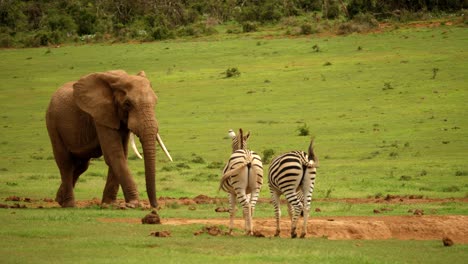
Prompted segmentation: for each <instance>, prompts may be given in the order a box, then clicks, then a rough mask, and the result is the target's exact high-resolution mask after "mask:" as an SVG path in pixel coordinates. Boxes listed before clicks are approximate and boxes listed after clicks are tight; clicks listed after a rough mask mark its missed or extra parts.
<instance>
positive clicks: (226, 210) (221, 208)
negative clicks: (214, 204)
mask: <svg viewBox="0 0 468 264" xmlns="http://www.w3.org/2000/svg"><path fill="white" fill-rule="evenodd" d="M215 212H217V213H225V212H229V209H228V208H225V207H218V208H216V209H215Z"/></svg>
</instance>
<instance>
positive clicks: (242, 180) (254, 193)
mask: <svg viewBox="0 0 468 264" xmlns="http://www.w3.org/2000/svg"><path fill="white" fill-rule="evenodd" d="M249 135H250V133H248V134H247V135H246V136H244V135H243V131H242V129H239V134H238V135H236V134H235V133H234V132H233V131H232V130H230V131H229V136H231V138H232V154H231V156H230V157H229V160H228V162H227V164H226V166H225V167H224V169H223V176H222V177H221V180H220V183H219V189H222V190H223V191H225V192H227V193H229V204H230V206H229V216H230V225H229V230H230V232H232V229H233V226H234V216H235V212H236V201H237V202H238V203H239V204H241V205H242V212H243V215H244V219H245V231H246V234H247V235H252V234H253V222H252V216H253V212H254V210H255V205H256V203H257V200H258V195H259V194H260V188H261V187H262V184H263V164H262V159H261V158H260V156H259V155H258V154H257V153H255V152H253V151H251V150H249V149H247V144H246V143H247V139H248V138H249Z"/></svg>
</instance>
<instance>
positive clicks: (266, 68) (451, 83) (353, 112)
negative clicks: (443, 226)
mask: <svg viewBox="0 0 468 264" xmlns="http://www.w3.org/2000/svg"><path fill="white" fill-rule="evenodd" d="M467 36H468V34H467V29H466V27H456V26H442V27H438V28H420V29H414V28H413V29H406V28H405V29H398V30H393V31H389V32H384V33H380V34H367V35H350V36H346V37H335V36H330V37H315V36H313V37H303V38H281V37H274V38H271V37H266V36H262V35H260V34H255V35H251V36H248V35H240V36H237V37H235V38H234V37H231V36H229V37H223V36H216V37H214V38H213V39H209V38H208V39H205V38H204V39H189V40H177V41H165V42H155V43H144V44H129V45H124V44H119V45H108V44H102V45H86V46H63V47H60V48H36V49H21V50H16V49H8V50H0V58H1V61H2V63H1V64H0V80H1V82H0V100H1V102H2V103H1V104H0V120H1V123H0V124H1V125H0V136H1V137H0V198H5V197H7V196H10V195H17V196H21V197H30V198H33V199H41V198H44V197H50V198H54V197H55V192H56V190H57V188H58V186H59V183H60V176H59V175H58V170H57V168H56V166H55V163H54V160H53V157H52V151H51V148H50V143H49V140H48V136H47V131H46V129H45V122H44V116H45V109H46V108H47V104H48V101H49V98H50V96H51V94H52V93H53V91H54V90H55V89H57V88H58V87H59V86H60V85H61V84H63V83H64V82H66V81H70V80H76V79H77V78H79V77H80V76H82V75H84V74H87V73H90V72H94V71H106V70H111V69H124V70H126V71H128V72H130V73H136V72H138V71H140V70H145V71H146V73H147V75H148V76H149V78H150V79H151V81H152V83H153V87H154V89H155V91H156V93H157V94H158V96H159V104H158V106H157V109H156V113H157V118H158V120H159V123H160V133H161V135H162V136H163V138H164V140H165V143H166V145H167V146H168V148H169V150H170V152H171V154H172V156H173V157H174V160H175V161H174V163H169V162H168V161H167V160H166V159H165V158H164V156H163V155H162V154H159V157H158V163H157V190H158V196H170V197H184V196H186V197H194V196H196V195H199V194H205V195H209V196H215V197H224V196H225V194H223V193H221V192H218V178H219V177H220V171H221V170H222V166H223V165H222V164H223V163H224V161H225V160H226V159H227V157H228V156H229V151H230V140H229V139H228V137H227V131H228V129H230V128H233V129H237V128H239V127H242V128H243V129H244V130H249V131H251V133H252V136H251V139H250V142H249V144H250V147H251V149H253V150H256V151H257V152H259V153H263V152H264V151H265V150H270V149H271V150H273V151H274V153H275V154H280V153H282V152H284V151H288V150H292V149H302V150H306V148H307V146H308V143H309V140H310V136H314V137H315V142H316V152H317V155H318V156H319V158H320V168H319V170H318V178H317V185H316V191H315V193H314V197H317V198H344V197H368V196H375V195H385V194H393V195H410V194H418V195H423V196H428V197H433V198H446V197H467V195H468V167H467V165H466V154H467V149H468V132H467V131H468V121H467V120H468V119H467V118H466V116H465V115H466V113H467V112H468V104H467V103H466V101H467V98H468V89H467V86H466V83H467V75H466V69H467V68H468V50H467V48H466V47H468V37H467ZM315 45H316V46H318V47H320V51H319V52H316V50H317V49H314V48H313V47H314V46H315ZM233 67H235V68H237V69H238V70H239V71H240V73H241V74H240V76H238V77H235V78H226V77H225V71H226V70H227V69H228V68H233ZM304 124H306V125H307V127H308V129H309V132H310V136H299V131H298V128H299V127H303V126H304ZM159 153H161V152H159ZM129 164H130V167H131V169H132V171H133V173H134V177H135V179H136V181H137V183H138V185H139V189H140V192H141V196H142V198H146V194H145V192H144V189H145V188H144V177H143V171H144V167H143V163H142V161H140V160H137V159H135V158H134V157H133V156H131V157H130V161H129ZM265 169H266V170H265V176H266V171H267V169H268V165H266V166H265ZM106 171H107V169H106V167H105V164H104V162H103V161H102V160H101V159H98V160H94V161H93V164H92V166H91V167H90V169H89V170H88V171H87V172H86V173H85V175H83V176H82V177H81V178H80V180H79V182H78V184H77V186H76V197H77V199H78V200H80V199H81V200H82V199H91V198H93V197H98V198H100V196H101V193H102V190H103V187H104V183H105V177H106ZM265 182H266V180H265ZM261 197H269V194H268V188H267V185H266V184H265V186H264V187H263V189H262V193H261ZM262 206H263V205H262ZM264 206H265V208H263V212H262V210H259V212H260V215H262V214H263V215H264V216H267V215H269V216H271V210H272V209H271V207H268V208H267V206H268V205H267V204H265V205H264ZM315 206H316V207H324V208H328V209H329V210H328V211H329V212H333V213H330V214H332V215H344V214H349V215H366V214H371V212H372V209H373V208H371V207H370V206H369V207H366V206H357V205H356V206H354V205H352V206H350V205H347V204H340V203H338V204H336V205H330V204H328V205H321V204H318V205H316V204H314V207H315ZM395 207H397V206H395ZM428 208H429V209H435V210H438V212H440V213H442V214H451V213H457V214H467V213H468V209H467V207H466V204H464V203H453V204H432V205H428ZM407 209H408V208H404V207H399V208H395V210H394V211H393V212H401V213H404V212H405V210H406V211H407ZM409 209H411V208H409ZM178 210H181V211H180V215H183V216H184V217H185V216H186V217H199V215H197V214H196V213H193V212H192V213H183V212H186V211H188V210H184V208H180V209H177V208H175V209H173V210H168V212H169V211H170V212H173V213H168V214H167V217H169V216H171V215H172V216H176V215H179V213H178ZM206 210H207V211H206V212H205V213H203V212H201V213H200V217H213V216H212V215H210V213H209V212H210V211H211V210H212V208H207V209H206ZM202 211H203V210H202ZM326 211H327V210H325V212H326ZM14 212H15V213H14V214H13V212H12V211H11V210H0V214H1V219H2V228H1V233H0V234H1V238H2V239H1V241H2V242H1V247H0V248H1V255H2V260H5V261H6V262H8V263H15V262H20V263H27V262H36V261H37V260H38V259H44V260H45V261H47V260H50V261H55V262H93V263H95V262H119V261H121V262H127V261H128V262H138V261H145V262H149V261H152V260H154V259H158V258H161V259H165V260H169V261H168V262H175V263H177V262H182V260H186V259H187V258H190V260H193V263H197V262H202V261H203V262H205V261H206V260H213V262H215V261H216V262H219V261H225V262H237V261H240V260H243V261H247V262H259V263H261V262H268V263H271V262H284V261H285V259H286V258H287V259H288V260H290V259H291V260H297V261H299V262H301V261H303V260H304V259H307V261H309V260H318V261H320V262H323V263H327V262H328V263H343V262H347V263H353V262H354V263H363V262H364V263H366V262H369V263H408V262H427V263H430V262H441V261H442V260H443V261H447V260H448V261H452V262H454V263H456V262H461V261H457V260H460V259H466V247H465V246H457V247H454V248H442V246H441V245H440V242H437V243H435V242H431V241H428V242H416V241H360V242H359V245H361V246H357V244H356V242H350V241H327V240H322V239H308V240H296V241H290V240H268V239H263V240H257V239H254V238H235V239H233V238H228V237H221V238H212V237H203V238H202V239H200V238H193V237H192V235H191V232H192V228H193V227H167V228H170V229H171V231H173V233H174V236H173V237H172V238H168V239H157V238H152V237H148V236H147V235H148V233H149V232H150V230H152V229H153V227H148V226H140V225H138V226H133V225H132V226H129V225H128V224H117V223H116V224H101V223H98V222H96V220H95V219H96V218H97V217H99V216H100V215H101V214H103V215H108V214H119V215H121V216H128V215H131V214H136V213H137V212H139V211H111V213H109V212H107V211H106V212H105V213H102V211H100V210H99V209H86V210H79V209H74V210H73V209H72V210H56V209H51V210H25V211H21V210H16V211H14ZM139 213H140V214H141V212H139ZM211 214H212V213H211ZM163 216H164V215H163ZM139 217H141V216H139ZM164 228H166V227H164ZM129 230H131V231H130V232H129ZM64 244H65V245H67V246H68V247H67V248H68V249H67V250H64V249H63V245H64ZM236 248H241V252H242V253H238V251H237V250H236ZM46 249H47V251H46ZM285 249H287V250H286V252H285ZM46 252H47V253H46ZM97 252H100V253H97ZM390 252H398V254H390ZM413 252H418V253H417V254H416V255H417V256H418V257H419V258H417V259H416V258H414V257H411V256H413V254H414V253H413ZM215 253H216V254H217V256H213V255H214V254H215ZM122 254H124V255H125V256H126V258H122V259H120V258H117V256H120V255H122ZM88 256H91V257H92V258H91V259H90V258H88ZM461 257H463V258H461ZM457 258H458V259H457ZM421 259H422V260H421ZM419 260H421V261H419Z"/></svg>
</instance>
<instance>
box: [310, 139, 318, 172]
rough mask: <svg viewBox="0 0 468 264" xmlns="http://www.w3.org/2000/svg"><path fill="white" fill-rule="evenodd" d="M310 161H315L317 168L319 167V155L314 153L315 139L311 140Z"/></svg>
mask: <svg viewBox="0 0 468 264" xmlns="http://www.w3.org/2000/svg"><path fill="white" fill-rule="evenodd" d="M308 152H309V153H308V156H309V160H313V161H314V163H315V167H316V168H317V167H318V166H319V160H318V157H317V155H315V153H314V138H312V139H311V140H310V145H309V151H308Z"/></svg>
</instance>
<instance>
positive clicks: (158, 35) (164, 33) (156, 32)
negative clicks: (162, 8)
mask: <svg viewBox="0 0 468 264" xmlns="http://www.w3.org/2000/svg"><path fill="white" fill-rule="evenodd" d="M151 36H153V39H154V40H164V39H170V38H173V37H174V33H173V32H172V31H171V30H169V29H168V28H167V27H163V26H162V27H155V28H153V32H152V33H151Z"/></svg>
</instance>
